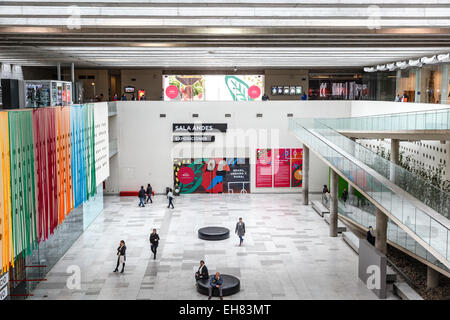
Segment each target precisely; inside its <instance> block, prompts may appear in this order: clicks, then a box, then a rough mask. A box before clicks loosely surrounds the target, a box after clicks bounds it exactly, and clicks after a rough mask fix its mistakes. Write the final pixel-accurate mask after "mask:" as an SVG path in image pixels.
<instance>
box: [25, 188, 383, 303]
mask: <svg viewBox="0 0 450 320" xmlns="http://www.w3.org/2000/svg"><path fill="white" fill-rule="evenodd" d="M317 197H320V196H317ZM104 202H105V208H104V211H103V213H101V214H100V215H99V216H98V217H97V218H96V220H95V221H94V222H93V223H92V224H91V226H90V227H89V228H88V229H87V230H86V231H85V232H84V233H83V234H82V235H81V236H80V238H79V239H78V240H77V241H76V242H75V243H74V245H73V246H72V247H71V248H70V249H69V250H68V252H67V253H66V254H65V256H64V257H63V258H62V259H61V260H60V261H59V262H58V263H57V264H56V265H55V266H54V267H53V269H52V270H51V271H50V272H49V273H48V275H47V277H46V278H47V279H48V280H47V281H45V282H41V283H40V284H39V285H38V286H37V287H36V289H35V290H34V291H33V294H34V296H33V297H31V298H30V299H131V300H135V299H206V297H205V296H202V295H200V294H199V293H197V291H196V288H195V281H194V272H195V271H196V269H197V267H198V263H199V260H200V259H203V260H205V261H206V265H207V267H208V269H209V270H210V274H211V273H213V272H215V271H216V270H218V271H220V272H222V273H228V274H232V275H235V276H237V277H239V278H240V280H241V291H240V292H239V293H238V294H236V295H233V296H231V297H225V299H269V300H270V299H377V297H376V296H375V295H374V294H373V293H372V292H370V291H369V290H368V289H367V288H366V287H365V286H364V284H363V283H362V282H361V281H360V280H359V279H358V276H357V269H358V256H357V255H356V254H355V253H354V252H353V250H352V249H350V247H348V246H347V244H346V243H345V242H344V241H343V240H342V238H341V236H339V237H337V238H331V237H329V236H328V224H327V223H326V222H325V221H323V219H322V218H321V217H319V215H318V214H316V213H315V212H314V211H313V209H312V208H311V207H310V206H303V205H302V203H301V195H299V194H248V195H228V194H221V195H206V194H205V195H183V196H180V197H176V199H175V202H174V203H175V209H167V201H166V199H165V197H164V196H156V197H155V199H154V202H153V204H149V205H147V206H146V207H145V208H140V207H138V201H137V199H136V198H135V197H113V196H105V198H104ZM239 217H242V218H243V220H244V222H245V223H246V229H247V234H246V237H245V241H244V245H243V246H242V247H239V245H238V244H239V239H238V237H237V236H235V235H234V227H235V223H236V222H237V220H238V218H239ZM213 225H216V226H224V227H227V228H229V229H230V230H231V237H230V238H229V239H227V240H223V241H213V242H208V241H204V240H200V239H198V237H197V230H198V229H199V228H201V227H203V226H213ZM153 227H156V228H157V230H158V233H159V235H160V237H161V243H160V246H159V249H158V255H157V259H156V260H153V258H152V257H151V252H150V246H149V241H148V238H149V234H150V232H151V230H152V228H153ZM122 239H123V240H125V242H126V245H127V261H126V267H125V272H124V273H123V274H120V273H113V272H112V271H113V270H114V268H115V266H116V255H115V254H116V248H117V246H118V243H119V241H120V240H122ZM73 265H75V266H79V268H80V270H81V288H80V289H69V288H68V287H67V285H66V283H67V280H68V277H69V275H70V274H69V273H67V269H68V267H70V266H73Z"/></svg>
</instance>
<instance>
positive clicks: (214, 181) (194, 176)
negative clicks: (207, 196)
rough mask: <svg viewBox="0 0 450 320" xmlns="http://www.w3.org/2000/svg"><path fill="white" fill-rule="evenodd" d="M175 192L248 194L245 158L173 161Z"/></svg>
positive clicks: (248, 181) (248, 179)
mask: <svg viewBox="0 0 450 320" xmlns="http://www.w3.org/2000/svg"><path fill="white" fill-rule="evenodd" d="M173 170H174V172H173V177H174V186H175V189H179V190H180V193H182V194H186V193H237V192H239V193H249V192H250V162H249V159H248V158H245V159H244V158H227V159H225V158H203V159H174V164H173Z"/></svg>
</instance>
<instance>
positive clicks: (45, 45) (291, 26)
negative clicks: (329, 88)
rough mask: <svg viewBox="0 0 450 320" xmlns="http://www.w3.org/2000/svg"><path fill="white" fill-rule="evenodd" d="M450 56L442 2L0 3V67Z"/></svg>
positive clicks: (278, 63)
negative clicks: (448, 54) (3, 64)
mask: <svg viewBox="0 0 450 320" xmlns="http://www.w3.org/2000/svg"><path fill="white" fill-rule="evenodd" d="M447 52H450V0H445V1H444V0H432V1H431V0H430V1H426V0H404V1H402V0H372V1H370V0H302V1H289V0H285V1H276V0H223V1H219V0H206V1H200V0H191V1H180V0H178V1H177V0H172V1H171V0H168V1H163V0H148V1H145V0H103V1H97V2H91V1H89V0H80V1H70V0H68V1H66V2H63V1H57V0H22V1H20V2H18V1H4V0H1V1H0V62H5V63H14V64H20V65H26V66H52V65H55V64H56V63H58V62H60V63H63V64H65V63H72V62H74V63H75V65H76V66H77V67H162V68H205V67H209V68H214V67H217V68H220V67H230V68H231V67H234V66H237V67H247V68H262V67H267V68H270V67H273V68H298V67H305V68H308V67H363V66H370V65H376V64H380V63H386V62H394V61H400V60H404V59H408V58H418V57H423V56H430V55H433V54H436V53H447Z"/></svg>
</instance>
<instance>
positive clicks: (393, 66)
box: [386, 63, 397, 71]
mask: <svg viewBox="0 0 450 320" xmlns="http://www.w3.org/2000/svg"><path fill="white" fill-rule="evenodd" d="M386 67H387V68H388V69H389V71H394V70H395V69H397V66H396V65H395V63H388V64H386Z"/></svg>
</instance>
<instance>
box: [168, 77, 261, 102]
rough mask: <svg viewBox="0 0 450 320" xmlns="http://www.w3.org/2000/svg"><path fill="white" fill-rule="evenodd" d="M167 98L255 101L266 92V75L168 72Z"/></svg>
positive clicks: (180, 99) (177, 99)
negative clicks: (182, 73)
mask: <svg viewBox="0 0 450 320" xmlns="http://www.w3.org/2000/svg"><path fill="white" fill-rule="evenodd" d="M163 82H164V83H163V85H164V100H165V101H173V100H175V101H198V100H207V101H253V100H261V98H262V96H263V94H264V75H224V74H222V75H165V76H164V80H163Z"/></svg>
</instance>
